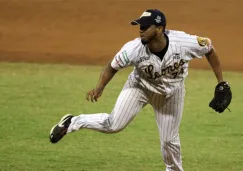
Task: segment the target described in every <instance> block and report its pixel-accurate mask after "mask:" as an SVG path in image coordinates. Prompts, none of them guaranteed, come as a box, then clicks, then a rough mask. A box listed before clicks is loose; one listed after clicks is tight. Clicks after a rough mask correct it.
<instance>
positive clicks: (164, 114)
mask: <svg viewBox="0 0 243 171" xmlns="http://www.w3.org/2000/svg"><path fill="white" fill-rule="evenodd" d="M184 96H185V89H184V87H183V88H181V89H178V90H176V92H175V93H174V94H173V95H172V96H170V97H168V98H165V97H164V96H161V95H153V97H152V104H153V108H154V111H155V114H156V120H157V126H158V129H159V134H160V141H161V150H162V155H163V160H164V162H165V165H166V171H182V170H183V168H182V160H181V145H180V138H179V126H180V122H181V117H182V112H183V106H184Z"/></svg>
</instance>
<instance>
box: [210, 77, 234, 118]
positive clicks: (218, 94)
mask: <svg viewBox="0 0 243 171" xmlns="http://www.w3.org/2000/svg"><path fill="white" fill-rule="evenodd" d="M231 99H232V92H231V89H230V85H229V83H228V82H220V83H218V85H217V86H216V87H215V91H214V97H213V99H212V101H211V102H210V103H209V107H211V108H213V109H214V110H215V111H216V112H219V113H222V112H224V110H225V109H226V108H227V107H228V106H229V104H230V102H231Z"/></svg>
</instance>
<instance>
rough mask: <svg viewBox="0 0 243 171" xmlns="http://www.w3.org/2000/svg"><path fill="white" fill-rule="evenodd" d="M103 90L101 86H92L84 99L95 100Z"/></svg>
mask: <svg viewBox="0 0 243 171" xmlns="http://www.w3.org/2000/svg"><path fill="white" fill-rule="evenodd" d="M103 90H104V89H103V88H94V89H92V90H90V91H88V93H87V94H86V99H87V100H88V101H89V100H91V102H94V101H96V102H97V100H98V98H99V97H100V96H101V95H102V92H103Z"/></svg>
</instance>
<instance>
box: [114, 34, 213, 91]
mask: <svg viewBox="0 0 243 171" xmlns="http://www.w3.org/2000/svg"><path fill="white" fill-rule="evenodd" d="M165 34H166V35H167V36H168V38H169V46H168V50H167V52H166V53H165V56H164V58H163V59H162V60H161V59H160V58H159V57H158V56H156V55H155V54H153V53H151V52H150V50H149V48H148V46H147V45H143V44H142V43H141V39H140V38H136V39H134V40H132V41H130V42H128V43H126V44H125V45H124V46H123V47H122V48H121V50H120V51H119V52H118V53H117V54H116V55H115V57H114V59H113V60H112V62H111V66H112V68H114V69H116V70H119V69H121V68H125V67H127V66H134V70H133V72H132V73H131V74H130V75H129V79H130V80H132V81H134V82H135V83H138V84H140V85H141V86H143V87H145V88H147V89H148V90H150V91H152V92H154V93H159V94H164V95H170V94H172V93H173V92H174V91H175V90H176V89H178V88H179V87H181V86H183V84H184V80H185V78H186V76H187V75H188V66H189V64H188V63H189V61H190V60H191V59H193V58H202V57H203V56H204V55H205V54H207V53H208V52H210V50H211V49H212V48H213V46H212V43H211V40H210V39H208V38H203V37H198V36H196V35H190V34H187V33H185V32H182V31H175V30H166V32H165Z"/></svg>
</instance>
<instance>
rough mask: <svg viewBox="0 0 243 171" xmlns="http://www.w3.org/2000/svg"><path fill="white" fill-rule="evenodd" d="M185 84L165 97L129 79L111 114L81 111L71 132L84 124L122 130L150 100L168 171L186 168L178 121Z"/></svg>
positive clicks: (181, 170)
mask: <svg viewBox="0 0 243 171" xmlns="http://www.w3.org/2000/svg"><path fill="white" fill-rule="evenodd" d="M184 95H185V90H184V87H182V88H180V89H178V90H176V91H175V93H174V94H173V95H172V96H170V97H168V98H165V96H163V95H160V94H154V93H151V92H148V91H145V90H144V89H142V88H138V86H137V87H136V86H130V83H129V81H127V83H126V84H125V86H124V88H123V90H122V91H121V93H120V95H119V97H118V99H117V101H116V104H115V106H114V108H113V111H112V112H111V113H110V114H107V113H97V114H81V115H79V116H75V117H73V118H72V122H71V124H70V126H69V128H68V133H70V132H73V131H77V130H79V129H81V128H87V129H92V130H97V131H100V132H104V133H116V132H119V131H121V130H123V129H124V128H125V127H126V126H127V125H128V124H129V123H130V122H131V121H132V120H133V118H134V117H135V116H136V114H137V113H138V112H139V111H140V110H141V109H142V108H143V107H144V106H146V105H147V104H150V105H152V107H153V109H154V112H155V116H156V121H157V126H158V130H159V135H160V142H161V152H162V155H163V160H164V163H165V165H166V171H183V169H182V160H181V150H180V146H181V145H180V139H179V125H180V121H181V117H182V112H183V105H184Z"/></svg>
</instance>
